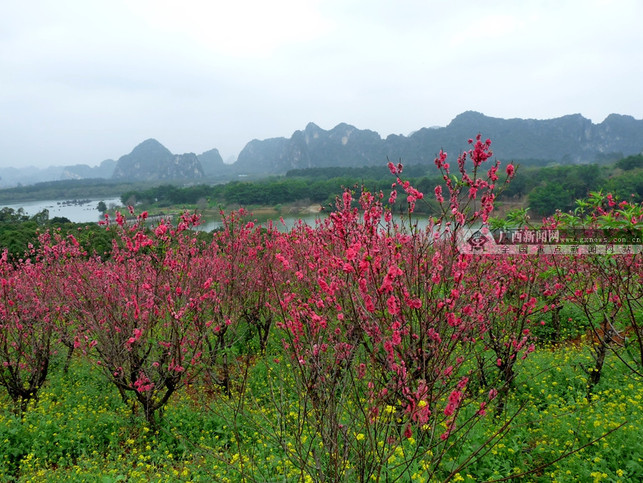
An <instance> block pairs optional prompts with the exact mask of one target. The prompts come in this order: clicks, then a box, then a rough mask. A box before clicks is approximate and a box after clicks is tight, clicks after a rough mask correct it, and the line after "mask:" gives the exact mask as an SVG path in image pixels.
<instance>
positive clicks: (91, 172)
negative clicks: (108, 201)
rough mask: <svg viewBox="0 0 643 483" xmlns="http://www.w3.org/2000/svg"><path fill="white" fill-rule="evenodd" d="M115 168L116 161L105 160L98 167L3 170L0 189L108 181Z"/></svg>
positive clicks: (0, 176)
mask: <svg viewBox="0 0 643 483" xmlns="http://www.w3.org/2000/svg"><path fill="white" fill-rule="evenodd" d="M115 167H116V161H114V160H113V159H106V160H105V161H103V162H102V163H101V164H100V165H99V166H89V165H87V164H75V165H72V166H49V167H48V168H45V169H38V168H35V167H33V166H29V167H26V168H3V169H2V172H1V173H0V188H7V187H12V186H18V185H21V184H24V185H31V184H35V183H43V182H48V181H63V180H71V179H100V178H104V179H109V178H111V177H112V173H113V172H114V168H115Z"/></svg>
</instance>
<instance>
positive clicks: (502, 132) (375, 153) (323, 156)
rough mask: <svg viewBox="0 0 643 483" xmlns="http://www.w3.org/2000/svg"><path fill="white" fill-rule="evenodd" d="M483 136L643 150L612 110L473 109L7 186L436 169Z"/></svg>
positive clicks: (514, 148)
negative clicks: (395, 166)
mask: <svg viewBox="0 0 643 483" xmlns="http://www.w3.org/2000/svg"><path fill="white" fill-rule="evenodd" d="M477 133H481V134H482V135H483V137H484V138H490V139H491V140H492V146H491V147H492V150H493V152H494V157H496V158H497V159H500V160H501V161H505V162H509V161H523V160H525V161H529V162H531V163H535V164H549V163H563V164H569V163H592V162H606V161H610V160H616V159H620V158H622V157H625V156H629V155H632V154H638V153H641V152H642V151H643V120H637V119H634V118H633V117H631V116H624V115H619V114H610V115H609V116H608V117H607V118H606V119H605V120H604V121H603V122H601V123H600V124H593V123H592V122H591V121H590V120H589V119H586V118H584V117H583V116H581V115H580V114H572V115H568V116H563V117H559V118H556V119H548V120H535V119H500V118H493V117H488V116H485V115H484V114H481V113H479V112H473V111H467V112H464V113H462V114H460V115H458V116H457V117H456V118H455V119H453V121H451V123H449V125H448V126H446V127H433V128H422V129H420V130H418V131H415V132H414V133H412V134H410V135H409V136H402V135H390V136H388V137H386V138H385V139H382V138H381V137H380V135H379V134H378V133H376V132H375V131H371V130H368V129H364V130H362V129H357V128H356V127H354V126H351V125H349V124H345V123H341V124H338V125H337V126H335V127H334V128H333V129H331V130H328V131H327V130H324V129H322V128H320V127H319V126H317V125H315V124H313V123H309V124H308V125H307V126H306V128H305V129H304V130H302V131H295V132H294V133H293V134H292V135H291V136H290V138H285V137H279V138H271V139H265V140H257V139H255V140H252V141H250V142H249V143H248V144H246V146H245V147H244V149H243V150H242V151H241V153H239V156H238V158H237V161H236V162H235V163H233V164H226V163H224V162H223V159H222V158H221V155H220V154H219V151H218V150H217V149H212V150H210V151H206V152H205V153H202V154H200V155H196V154H194V153H186V154H179V155H177V154H172V153H171V152H170V151H169V150H168V149H167V148H165V147H164V146H163V145H162V144H161V143H159V142H158V141H156V140H154V139H148V140H146V141H144V142H143V143H141V144H139V145H138V146H136V147H135V148H134V150H133V151H132V152H131V153H129V154H126V155H124V156H122V157H120V158H119V159H118V161H114V160H106V161H103V162H102V163H101V164H100V166H97V167H95V168H91V167H89V166H87V165H75V166H64V167H50V168H47V169H44V170H38V169H36V168H26V169H15V168H9V169H4V170H3V171H2V174H1V175H0V176H1V178H0V187H8V186H13V185H16V184H18V183H22V184H32V183H35V182H39V181H51V180H56V179H81V178H111V179H117V180H129V181H167V182H171V181H174V182H176V181H186V182H187V181H198V180H203V181H223V180H229V179H234V178H237V177H238V176H244V175H246V176H252V177H259V176H266V175H280V174H284V173H286V172H287V171H288V170H290V169H301V168H314V167H333V166H343V167H362V166H375V165H379V166H381V165H383V164H385V163H386V162H387V159H390V160H391V161H395V162H397V161H399V160H401V161H402V162H403V163H405V164H427V165H429V166H431V165H432V163H433V159H434V158H435V156H436V154H437V153H438V151H439V150H440V149H444V150H445V151H446V152H447V153H448V154H449V155H450V156H452V157H454V159H455V156H457V154H458V153H460V152H461V151H463V150H466V149H468V145H467V142H466V141H467V139H469V138H472V137H474V136H475V135H476V134H477Z"/></svg>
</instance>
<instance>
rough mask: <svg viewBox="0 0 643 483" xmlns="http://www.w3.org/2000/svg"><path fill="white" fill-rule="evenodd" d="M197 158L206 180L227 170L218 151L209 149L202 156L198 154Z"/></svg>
mask: <svg viewBox="0 0 643 483" xmlns="http://www.w3.org/2000/svg"><path fill="white" fill-rule="evenodd" d="M197 158H199V161H200V162H201V166H202V167H203V173H204V174H205V176H207V177H208V178H212V177H215V176H218V175H220V174H222V172H224V171H226V170H227V169H228V167H227V166H226V164H225V163H224V162H223V158H222V157H221V154H220V153H219V150H218V149H210V150H209V151H206V152H205V153H203V154H199V155H198V156H197Z"/></svg>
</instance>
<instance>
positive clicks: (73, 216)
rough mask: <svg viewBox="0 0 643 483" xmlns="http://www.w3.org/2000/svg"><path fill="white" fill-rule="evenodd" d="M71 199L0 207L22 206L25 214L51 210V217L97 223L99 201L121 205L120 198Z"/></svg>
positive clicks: (16, 207) (108, 204)
mask: <svg viewBox="0 0 643 483" xmlns="http://www.w3.org/2000/svg"><path fill="white" fill-rule="evenodd" d="M69 201H71V200H45V201H25V202H22V203H15V204H5V205H0V209H2V208H5V207H8V208H13V209H14V210H18V209H20V208H22V209H23V210H24V211H25V214H27V215H29V216H33V215H35V214H36V213H40V212H41V211H42V210H45V209H46V210H49V219H52V218H54V217H56V216H59V217H64V218H67V219H68V220H69V221H72V222H74V223H90V222H93V223H96V222H98V221H100V219H101V214H100V212H99V211H98V202H99V201H104V202H105V204H106V205H107V206H108V207H109V206H110V205H116V206H119V205H120V204H121V200H120V198H100V199H92V200H89V201H87V202H83V203H77V204H73V203H72V204H70V203H69Z"/></svg>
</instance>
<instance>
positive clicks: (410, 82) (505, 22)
mask: <svg viewBox="0 0 643 483" xmlns="http://www.w3.org/2000/svg"><path fill="white" fill-rule="evenodd" d="M641 19H643V1H640V0H613V1H610V0H578V1H576V0H569V1H565V0H498V1H493V0H488V1H480V0H475V1H458V0H396V1H393V0H390V1H378V0H319V1H307V0H225V1H219V0H202V1H197V0H176V1H174V0H150V1H147V0H130V1H128V0H106V1H103V0H53V1H45V0H32V1H23V0H3V1H2V6H1V7H0V167H3V166H21V167H23V166H29V165H34V166H41V167H42V166H47V165H62V164H77V163H84V164H89V165H92V166H93V165H97V164H99V163H100V162H101V161H102V160H104V159H108V158H112V159H118V157H120V156H121V155H123V154H127V153H129V152H130V151H131V150H132V149H133V148H134V147H135V146H136V145H137V144H139V143H140V142H142V141H143V140H145V139H147V138H151V137H153V138H156V139H157V140H158V141H160V142H161V143H162V144H164V145H165V146H166V147H167V148H168V149H169V150H170V151H172V152H174V153H177V154H178V153H184V152H195V153H197V154H200V153H202V152H204V151H207V150H209V149H212V148H218V149H219V151H220V152H221V154H222V156H223V157H224V158H228V157H230V156H236V155H237V154H238V153H239V151H241V149H242V148H243V147H244V145H245V144H246V143H247V142H248V141H250V140H252V139H266V138H271V137H277V136H285V137H289V136H290V135H291V134H292V133H293V131H295V130H297V129H303V128H304V127H305V126H306V124H307V123H308V122H311V121H312V122H314V123H316V124H318V125H319V126H320V127H321V128H323V129H332V128H333V127H334V126H335V125H337V124H338V123H340V122H347V123H349V124H352V125H354V126H356V127H358V128H360V129H372V130H375V131H377V132H378V133H379V134H380V135H381V136H382V137H386V136H387V135H389V134H405V135H407V134H409V133H410V132H412V131H415V130H417V129H419V128H421V127H430V126H436V125H437V126H445V125H447V124H448V123H449V122H450V121H451V120H452V119H453V118H454V117H455V116H456V115H458V114H459V113H461V112H463V111H466V110H475V111H479V112H482V113H484V114H486V115H488V116H493V117H503V118H515V117H521V118H536V119H550V118H554V117H559V116H562V115H565V114H574V113H580V114H582V115H584V116H585V117H587V118H590V119H591V120H592V121H593V122H595V123H599V122H601V121H603V119H604V118H605V117H606V116H607V115H608V114H610V113H619V114H629V115H632V116H634V117H635V118H637V119H642V118H643V29H642V28H641ZM472 134H474V133H472ZM483 134H484V133H483ZM0 173H1V172H0ZM0 176H1V174H0Z"/></svg>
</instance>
